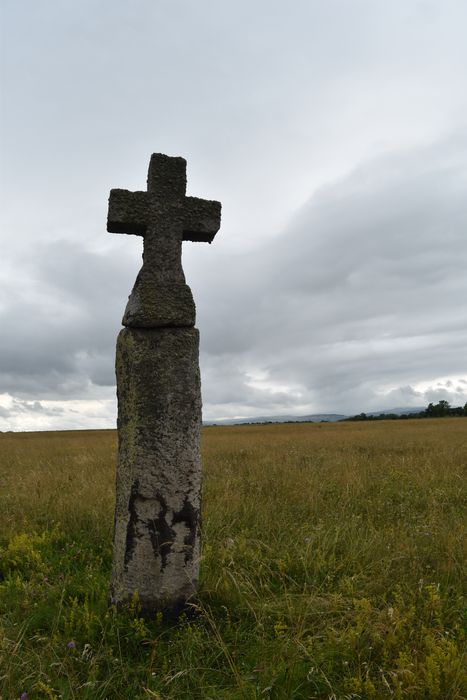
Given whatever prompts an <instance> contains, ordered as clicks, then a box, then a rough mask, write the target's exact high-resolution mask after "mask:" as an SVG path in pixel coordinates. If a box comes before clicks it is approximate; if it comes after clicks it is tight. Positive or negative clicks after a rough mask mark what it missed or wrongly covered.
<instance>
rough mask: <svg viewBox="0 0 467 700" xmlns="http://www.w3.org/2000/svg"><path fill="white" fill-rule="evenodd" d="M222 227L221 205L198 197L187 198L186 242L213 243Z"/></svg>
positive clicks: (184, 238) (184, 237)
mask: <svg viewBox="0 0 467 700" xmlns="http://www.w3.org/2000/svg"><path fill="white" fill-rule="evenodd" d="M220 225H221V203H220V202H215V201H213V200H209V199H198V197H186V198H185V224H184V227H183V240H184V241H205V242H206V243H211V242H212V240H213V238H214V236H215V235H216V233H217V232H218V230H219V228H220Z"/></svg>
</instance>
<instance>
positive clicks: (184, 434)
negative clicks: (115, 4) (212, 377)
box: [111, 328, 201, 617]
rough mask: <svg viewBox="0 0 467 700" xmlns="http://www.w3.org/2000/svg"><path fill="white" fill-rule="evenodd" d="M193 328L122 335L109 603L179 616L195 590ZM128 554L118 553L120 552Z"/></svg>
mask: <svg viewBox="0 0 467 700" xmlns="http://www.w3.org/2000/svg"><path fill="white" fill-rule="evenodd" d="M198 345H199V336H198V331H197V330H196V329H195V328H160V329H136V328H125V329H124V330H122V331H121V332H120V335H119V337H118V341H117V360H116V372H117V387H118V469H117V503H116V511H115V544H114V547H115V556H114V563H113V571H112V584H111V600H112V602H113V603H116V604H117V605H119V604H121V603H122V602H125V601H127V600H128V598H131V596H132V595H133V593H134V592H137V593H138V597H139V601H140V604H141V606H142V611H143V614H144V615H146V616H151V615H153V614H154V613H155V612H156V611H159V610H160V611H163V612H164V614H165V615H166V616H169V617H170V616H176V615H177V614H178V612H180V610H182V609H184V607H185V605H186V602H187V601H188V600H189V599H190V598H191V597H192V596H193V594H194V593H195V592H196V588H197V583H198V576H199V555H200V538H199V514H200V500H201V458H200V448H199V444H200V427H201V392H200V376H199V367H198ZM122 553H124V556H123V557H122V556H121V554H122Z"/></svg>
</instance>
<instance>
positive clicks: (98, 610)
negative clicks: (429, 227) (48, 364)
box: [0, 418, 467, 700]
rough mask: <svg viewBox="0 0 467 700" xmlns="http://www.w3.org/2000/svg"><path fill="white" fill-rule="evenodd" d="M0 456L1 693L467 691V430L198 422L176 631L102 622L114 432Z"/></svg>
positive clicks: (28, 439)
mask: <svg viewBox="0 0 467 700" xmlns="http://www.w3.org/2000/svg"><path fill="white" fill-rule="evenodd" d="M0 450H1V455H2V458H1V467H0V479H1V492H0V545H1V546H2V550H1V554H2V558H1V560H0V575H2V576H3V579H2V580H1V581H0V611H1V612H2V613H3V623H2V626H1V629H0V640H1V641H0V665H1V662H2V661H3V665H4V667H5V668H6V671H5V672H3V673H2V672H1V671H0V679H1V682H2V683H3V684H4V691H3V692H4V695H3V696H2V695H1V692H0V696H1V698H2V700H6V699H7V698H8V700H9V699H10V698H13V697H19V694H20V693H21V692H26V691H28V692H29V698H32V697H34V698H35V697H38V698H40V697H48V698H55V697H56V698H58V697H60V696H61V697H64V698H102V699H103V698H150V697H152V698H154V697H156V698H160V699H162V698H164V699H168V698H177V699H179V698H187V699H191V698H214V699H216V700H217V698H229V699H234V698H239V699H240V698H271V699H273V698H277V699H279V700H280V699H281V698H284V699H287V698H326V699H328V700H337V698H339V700H344V699H346V700H354V699H358V698H377V699H379V698H411V699H412V700H416V699H418V698H420V699H421V698H432V699H438V698H439V700H447V699H449V698H452V699H457V700H460V699H461V698H464V697H465V695H463V692H464V690H463V688H464V682H465V676H464V675H463V645H464V632H463V629H462V624H461V611H462V593H463V584H464V563H465V503H466V501H465V483H466V482H465V468H466V464H467V420H465V419H463V418H459V419H439V420H434V419H430V420H407V421H387V422H386V421H384V422H380V421H378V422H365V423H340V424H319V425H313V424H287V425H261V426H234V427H210V428H206V429H205V430H204V433H203V459H204V466H205V480H204V497H203V498H204V501H203V538H204V540H203V541H204V546H203V561H202V582H201V591H200V598H199V601H198V607H199V612H200V614H199V616H198V618H197V619H196V620H195V621H193V622H191V623H189V622H184V623H182V624H180V625H179V627H178V628H176V629H168V628H166V627H164V625H161V623H160V622H157V621H155V622H154V623H153V624H149V625H146V624H145V623H144V622H143V621H142V620H139V619H138V615H137V610H136V609H135V610H132V611H129V612H128V615H126V616H125V615H120V616H118V615H115V614H114V613H113V612H112V611H110V612H109V611H107V609H106V593H107V580H108V576H109V565H110V553H111V536H112V520H113V501H114V470H115V459H116V434H115V432H113V431H90V432H63V433H30V434H3V435H0ZM71 642H72V646H71V647H70V646H67V645H69V644H70V643H71ZM73 645H74V646H73ZM86 645H89V647H90V648H91V652H92V653H91V652H89V649H88V647H86ZM86 650H88V651H87V652H86ZM13 651H14V653H13ZM86 654H87V655H86Z"/></svg>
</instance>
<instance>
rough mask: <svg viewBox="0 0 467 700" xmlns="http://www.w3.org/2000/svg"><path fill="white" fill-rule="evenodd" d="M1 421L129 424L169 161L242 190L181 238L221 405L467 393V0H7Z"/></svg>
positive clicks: (227, 194)
mask: <svg viewBox="0 0 467 700" xmlns="http://www.w3.org/2000/svg"><path fill="white" fill-rule="evenodd" d="M1 12H2V16H1V18H0V19H1V25H2V36H1V45H2V46H1V50H2V54H1V83H2V97H1V99H2V103H1V197H2V202H1V219H2V222H1V223H2V245H1V257H0V285H1V287H0V289H1V296H0V315H1V341H0V429H1V430H34V429H60V428H73V427H76V428H84V427H89V428H97V427H113V426H114V425H115V418H116V402H115V378H114V353H115V339H116V335H117V333H118V331H119V328H120V323H121V316H122V313H123V310H124V307H125V304H126V299H127V296H128V294H129V293H130V291H131V288H132V285H133V282H134V279H135V277H136V274H137V272H138V269H139V267H140V262H141V252H142V241H141V238H139V237H136V236H125V235H114V234H109V233H107V232H106V214H107V198H108V192H109V190H110V189H111V188H112V187H121V188H126V189H133V190H134V189H145V183H146V175H147V166H148V162H149V156H150V154H151V153H152V152H163V153H167V154H168V155H181V156H183V157H185V158H186V159H187V161H188V194H190V195H194V196H199V197H204V198H207V199H219V200H220V201H221V202H222V206H223V210H222V228H221V230H220V232H219V233H218V235H217V236H216V239H215V241H214V243H213V245H211V246H209V245H206V244H198V243H186V244H184V268H185V273H186V277H187V281H188V283H189V284H190V286H191V287H192V289H193V292H194V295H195V300H196V303H197V325H198V327H199V329H200V332H201V371H202V386H203V401H204V418H205V419H219V418H226V417H248V416H255V415H263V416H264V415H273V414H278V413H280V414H283V413H287V414H293V415H301V414H307V413H316V412H338V413H356V412H360V411H370V410H379V409H385V408H391V407H396V406H424V405H426V404H427V403H428V401H438V400H439V399H441V398H442V399H448V400H449V401H450V402H451V403H452V404H454V405H460V404H462V405H463V404H464V403H465V402H466V401H467V362H466V352H465V350H466V347H467V318H466V317H467V272H466V269H467V226H466V225H467V119H466V117H467V81H466V78H465V76H466V74H467V42H466V41H465V30H466V27H467V3H466V2H465V0H391V2H387V0H294V2H285V0H281V1H280V2H279V1H278V0H248V1H247V0H235V2H233V1H231V2H229V1H228V0H225V2H224V1H220V0H209V1H208V0H135V1H134V2H129V1H128V0H125V1H123V0H80V1H79V2H76V0H22V1H21V2H18V0H3V2H2V4H1Z"/></svg>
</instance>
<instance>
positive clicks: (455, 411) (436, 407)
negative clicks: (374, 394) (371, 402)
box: [342, 401, 467, 421]
mask: <svg viewBox="0 0 467 700" xmlns="http://www.w3.org/2000/svg"><path fill="white" fill-rule="evenodd" d="M448 416H467V403H466V404H465V406H456V407H454V406H451V405H450V404H449V401H438V403H437V404H433V403H429V404H428V406H427V407H426V408H425V409H424V410H423V411H420V412H419V413H403V414H398V413H379V414H378V415H374V414H370V415H367V414H366V413H359V414H358V415H357V416H351V417H350V418H343V419H342V420H343V421H349V420H350V421H358V420H407V419H408V418H445V417H448Z"/></svg>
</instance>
